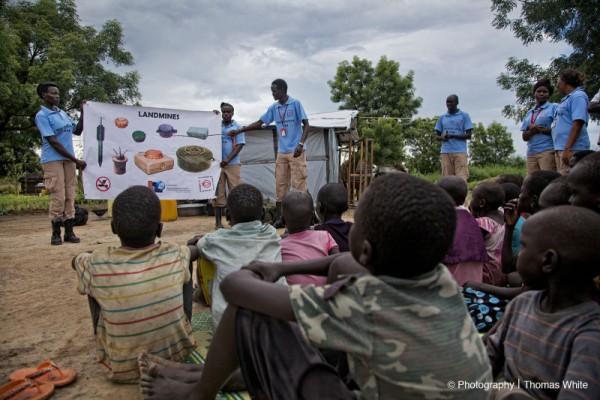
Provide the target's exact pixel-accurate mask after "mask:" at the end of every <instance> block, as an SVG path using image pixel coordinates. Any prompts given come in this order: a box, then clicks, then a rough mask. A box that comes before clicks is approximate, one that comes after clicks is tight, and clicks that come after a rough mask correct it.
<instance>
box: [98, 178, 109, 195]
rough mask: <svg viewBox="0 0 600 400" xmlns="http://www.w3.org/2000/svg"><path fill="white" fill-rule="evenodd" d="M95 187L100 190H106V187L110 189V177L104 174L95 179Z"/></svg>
mask: <svg viewBox="0 0 600 400" xmlns="http://www.w3.org/2000/svg"><path fill="white" fill-rule="evenodd" d="M96 189H98V190H99V191H101V192H106V191H108V189H110V179H108V178H107V177H105V176H101V177H100V178H98V179H96Z"/></svg>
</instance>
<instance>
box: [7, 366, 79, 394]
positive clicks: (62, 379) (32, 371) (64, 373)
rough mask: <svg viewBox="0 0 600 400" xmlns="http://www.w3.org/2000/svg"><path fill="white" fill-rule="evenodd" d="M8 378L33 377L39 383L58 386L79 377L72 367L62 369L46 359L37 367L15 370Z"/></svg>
mask: <svg viewBox="0 0 600 400" xmlns="http://www.w3.org/2000/svg"><path fill="white" fill-rule="evenodd" d="M8 378H9V379H10V380H11V381H14V380H18V379H33V380H35V381H36V382H38V383H51V384H53V385H54V386H56V387H61V386H65V385H68V384H69V383H71V382H73V381H74V380H75V379H76V378H77V372H75V371H74V370H72V369H62V368H60V367H59V366H58V365H56V364H55V363H53V362H52V361H44V362H43V363H41V364H40V365H38V366H37V367H36V368H23V369H18V370H16V371H13V372H12V373H11V374H10V375H9V376H8ZM0 400H1V399H0Z"/></svg>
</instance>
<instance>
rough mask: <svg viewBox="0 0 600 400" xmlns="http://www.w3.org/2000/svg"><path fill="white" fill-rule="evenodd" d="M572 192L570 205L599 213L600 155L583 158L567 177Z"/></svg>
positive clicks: (595, 154)
mask: <svg viewBox="0 0 600 400" xmlns="http://www.w3.org/2000/svg"><path fill="white" fill-rule="evenodd" d="M567 183H568V184H569V187H570V188H571V191H572V192H573V195H572V196H571V200H570V201H571V204H572V205H574V206H579V207H585V208H589V209H590V210H592V211H595V212H597V213H600V153H599V152H596V153H594V154H590V155H588V156H586V157H585V158H583V159H582V160H581V161H579V162H578V163H577V165H575V167H573V169H572V170H571V171H570V172H569V175H568V177H567Z"/></svg>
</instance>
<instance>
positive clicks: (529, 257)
mask: <svg viewBox="0 0 600 400" xmlns="http://www.w3.org/2000/svg"><path fill="white" fill-rule="evenodd" d="M598 238H600V215H598V214H597V213H595V212H593V211H591V210H588V209H586V208H582V207H574V206H557V207H552V208H549V209H546V210H543V211H540V212H538V213H536V214H535V215H532V216H531V217H529V218H528V219H527V221H526V222H525V223H524V224H523V229H522V231H521V243H522V247H521V252H520V253H519V258H518V261H517V270H518V272H519V274H520V275H521V277H522V278H523V282H524V283H525V284H526V285H529V286H534V285H535V284H538V283H540V282H541V281H544V280H545V281H546V282H548V284H549V287H550V285H552V284H554V285H555V286H556V287H560V288H563V289H564V288H567V287H569V288H572V289H577V290H582V291H586V290H588V289H589V290H590V292H591V290H592V287H593V286H592V279H593V277H595V276H597V275H598V274H600V246H594V245H593V243H594V241H595V242H598ZM574 294H575V293H574Z"/></svg>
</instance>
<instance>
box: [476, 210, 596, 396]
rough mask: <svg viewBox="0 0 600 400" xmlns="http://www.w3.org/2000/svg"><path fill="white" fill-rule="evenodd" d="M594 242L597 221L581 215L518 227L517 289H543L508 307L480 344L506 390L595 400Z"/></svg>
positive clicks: (549, 216)
mask: <svg viewBox="0 0 600 400" xmlns="http://www.w3.org/2000/svg"><path fill="white" fill-rule="evenodd" d="M599 238H600V215H598V214H596V213H594V212H593V211H590V210H587V209H585V208H582V207H574V206H557V207H552V208H550V209H547V210H544V211H541V212H539V213H536V214H535V215H533V216H531V217H529V218H528V219H527V221H526V222H525V223H524V224H523V230H522V232H521V251H520V253H519V258H518V260H517V270H518V272H519V274H520V275H521V277H522V278H523V283H524V284H525V285H528V286H536V284H538V282H540V281H543V282H545V285H546V288H547V289H545V290H541V291H535V290H531V291H528V292H525V293H523V294H521V295H519V296H517V297H516V298H515V299H513V300H512V301H511V302H510V303H509V304H508V306H507V308H506V312H505V314H504V316H503V317H502V319H501V320H500V321H499V322H498V328H497V330H496V332H495V333H493V334H492V335H490V336H489V338H487V340H486V348H487V352H488V357H489V360H490V364H491V365H492V369H493V372H494V376H499V378H500V379H502V380H505V381H507V382H510V383H514V388H513V390H518V391H520V392H522V391H525V392H526V394H527V395H528V396H531V398H536V399H542V398H543V399H554V398H581V399H598V398H600V346H599V345H598V344H599V343H600V306H599V305H598V304H597V303H596V302H594V301H593V300H592V295H593V293H594V286H593V284H592V279H593V277H594V276H597V275H598V274H599V273H600V246H598V244H599ZM537 286H539V284H538V285H537ZM520 398H521V397H520Z"/></svg>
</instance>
